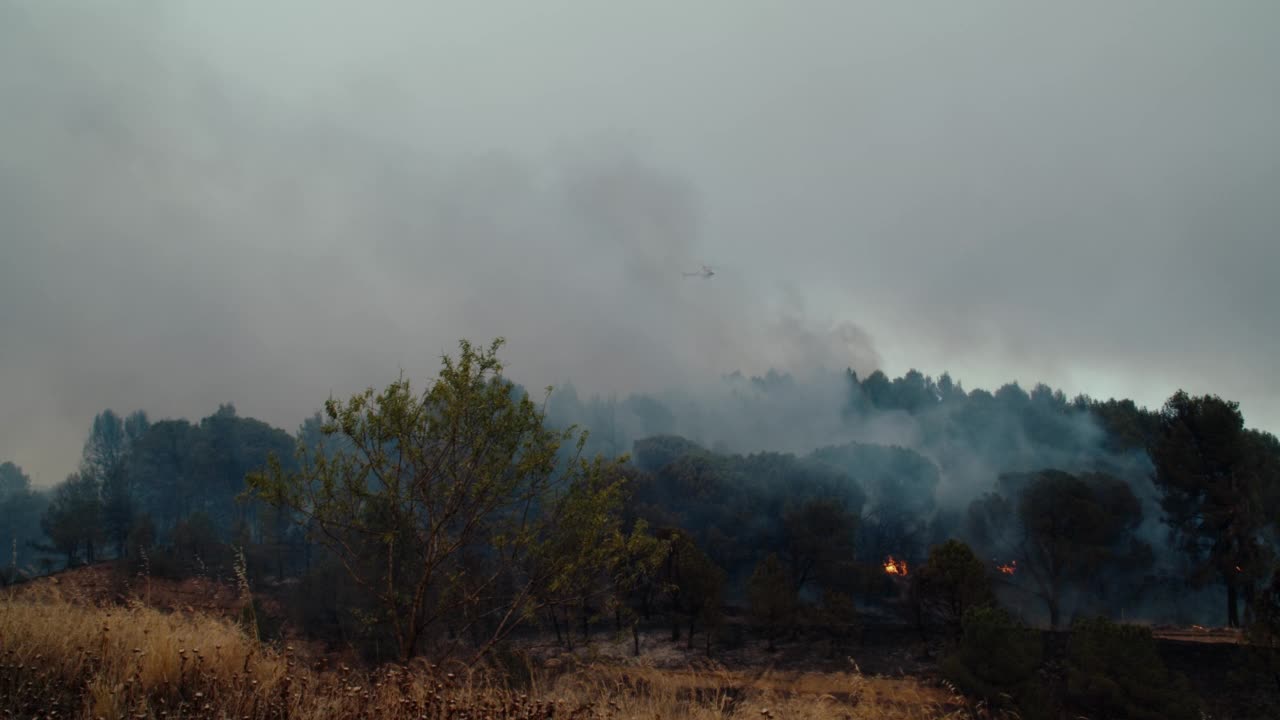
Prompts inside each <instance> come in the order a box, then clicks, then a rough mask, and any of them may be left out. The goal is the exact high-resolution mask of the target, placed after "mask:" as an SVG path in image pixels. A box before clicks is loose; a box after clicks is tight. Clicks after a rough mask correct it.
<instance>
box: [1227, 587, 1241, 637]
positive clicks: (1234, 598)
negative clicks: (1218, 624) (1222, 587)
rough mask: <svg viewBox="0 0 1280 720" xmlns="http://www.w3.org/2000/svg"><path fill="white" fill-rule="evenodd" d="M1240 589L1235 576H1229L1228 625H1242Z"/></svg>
mask: <svg viewBox="0 0 1280 720" xmlns="http://www.w3.org/2000/svg"><path fill="white" fill-rule="evenodd" d="M1239 605H1240V601H1239V589H1238V588H1237V587H1236V583H1235V578H1232V577H1227V627H1233V628H1234V627H1240V607H1239Z"/></svg>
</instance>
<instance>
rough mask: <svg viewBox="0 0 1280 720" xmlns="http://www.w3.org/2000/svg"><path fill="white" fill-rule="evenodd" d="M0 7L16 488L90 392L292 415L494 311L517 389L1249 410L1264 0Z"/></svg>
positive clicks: (1264, 366) (3, 422) (49, 456)
mask: <svg viewBox="0 0 1280 720" xmlns="http://www.w3.org/2000/svg"><path fill="white" fill-rule="evenodd" d="M0 7H2V9H0V105H2V106H3V108H4V111H3V112H0V249H2V250H3V262H2V263H0V328H2V329H3V333H4V337H3V342H0V459H11V460H13V461H15V462H17V463H18V464H20V465H22V466H24V467H25V468H27V469H28V470H29V471H31V472H33V474H35V475H36V476H37V478H38V481H39V483H40V484H42V485H48V484H51V483H53V482H55V481H57V480H60V479H61V478H62V477H63V476H64V475H65V474H66V473H67V472H69V471H70V470H72V469H73V468H74V466H75V462H76V458H77V456H78V454H79V450H80V444H81V443H82V442H83V438H84V435H85V432H86V431H87V429H88V426H89V422H90V420H91V419H92V417H93V415H94V413H95V412H98V411H100V410H101V409H103V408H106V407H113V408H115V409H117V410H120V411H128V410H132V409H134V408H144V409H146V410H148V411H149V412H150V413H151V414H152V415H153V416H155V417H161V416H186V417H199V416H201V415H205V414H208V413H209V412H212V411H213V409H214V408H216V407H217V404H218V403H219V402H227V401H230V402H234V403H235V404H236V405H237V407H238V408H239V409H240V411H241V413H242V414H246V415H253V416H256V417H260V418H263V419H265V420H268V421H270V422H272V423H274V424H277V425H280V426H283V427H285V428H293V427H295V426H296V425H297V423H298V422H299V420H300V419H301V418H302V417H303V416H305V415H306V414H308V413H309V412H310V411H311V410H313V409H314V408H315V407H317V406H318V405H319V404H320V402H321V401H323V399H324V398H325V397H327V396H328V395H329V394H330V393H331V392H333V393H336V394H343V393H347V392H352V391H354V390H356V389H359V388H361V387H364V386H366V385H380V384H383V383H385V382H386V381H387V380H389V379H391V378H393V377H394V376H395V374H396V373H397V372H398V371H399V370H400V369H404V370H405V371H406V372H407V373H408V374H409V375H410V376H411V377H414V378H421V379H425V378H426V377H428V376H429V375H430V374H431V373H433V372H434V371H435V369H436V367H437V361H438V357H439V355H440V354H441V353H444V352H451V351H452V350H453V349H454V347H455V343H456V341H457V339H458V338H461V337H468V338H472V339H475V340H478V341H484V340H487V339H488V338H491V337H493V336H496V335H503V336H506V337H507V338H508V340H509V344H508V347H507V350H506V352H505V357H506V358H507V360H508V365H509V372H510V374H511V375H512V376H513V377H514V378H515V379H517V380H519V381H521V382H522V383H524V384H526V385H530V386H540V385H544V384H561V383H564V382H565V381H570V380H571V381H572V382H573V383H574V384H575V386H577V387H578V388H579V390H580V391H583V392H618V393H627V392H631V391H637V390H661V389H664V388H669V387H676V386H686V387H688V386H695V385H697V384H699V383H704V382H707V383H711V382H717V381H718V378H719V377H720V376H721V374H722V373H726V372H730V371H733V370H741V371H743V372H744V373H761V372H764V371H765V370H766V369H768V368H771V367H774V368H779V369H782V370H785V371H789V372H793V373H797V374H798V375H800V376H810V375H811V376H814V377H822V376H823V371H824V370H840V369H843V368H845V367H853V368H854V369H856V370H857V371H858V372H859V373H860V374H863V375H865V374H866V373H867V372H868V371H870V370H871V369H874V368H876V367H881V366H883V367H884V368H885V369H886V371H888V372H890V373H899V372H901V371H903V370H905V369H907V368H908V367H913V366H914V367H919V368H921V369H922V370H924V371H926V372H930V373H933V374H937V373H940V372H942V371H943V370H950V371H951V372H952V374H953V375H955V376H957V377H959V378H960V379H962V380H963V381H964V382H965V385H966V387H974V386H987V387H992V388H994V387H995V386H997V385H999V384H1002V383H1004V382H1006V381H1009V380H1014V379H1017V380H1021V381H1022V382H1023V384H1024V386H1025V387H1030V385H1031V384H1032V383H1034V382H1035V381H1038V380H1043V381H1045V382H1049V383H1051V384H1053V385H1055V386H1060V387H1064V388H1065V389H1066V390H1067V391H1068V392H1089V393H1090V394H1093V395H1095V396H1108V395H1117V396H1129V397H1134V398H1136V399H1137V400H1138V401H1139V402H1142V403H1145V404H1158V403H1159V402H1161V400H1162V399H1163V398H1164V397H1167V395H1168V394H1169V393H1170V392H1172V391H1173V390H1174V389H1176V388H1177V387H1186V388H1187V389H1188V390H1190V391H1193V392H1216V393H1219V394H1222V395H1223V396H1226V397H1230V398H1232V399H1237V400H1240V401H1241V403H1242V408H1243V410H1244V412H1245V414H1246V418H1247V420H1248V421H1249V423H1250V424H1251V425H1254V426H1261V427H1266V428H1269V429H1273V430H1274V429H1276V428H1277V426H1280V391H1277V389H1276V386H1275V384H1274V383H1273V382H1270V378H1271V373H1270V372H1269V371H1270V370H1271V367H1270V366H1271V364H1272V361H1273V359H1274V358H1275V357H1277V355H1278V354H1280V332H1277V326H1276V323H1275V319H1274V312H1273V308H1274V307H1275V306H1276V305H1277V300H1280V298H1277V296H1276V295H1277V291H1276V290H1275V287H1274V283H1273V282H1272V278H1273V276H1274V271H1275V270H1274V269H1275V268H1276V267H1277V266H1280V243H1277V242H1276V239H1275V235H1276V228H1277V227H1278V226H1280V223H1278V222H1277V221H1280V207H1278V206H1277V203H1276V202H1275V198H1276V197H1278V196H1280V168H1278V163H1277V161H1278V160H1280V147H1278V146H1277V139H1276V132H1277V131H1276V130H1275V128H1277V127H1280V80H1277V76H1276V73H1275V72H1274V68H1275V67H1277V65H1278V64H1280V63H1278V61H1280V57H1277V55H1278V51H1277V50H1276V49H1275V44H1274V42H1272V40H1273V35H1274V28H1276V27H1278V26H1280V7H1278V6H1276V5H1274V4H1271V3H1243V2H1240V3H1216V4H1213V5H1212V6H1210V5H1208V4H1204V3H1190V2H1185V3H1184V2H1167V1H1166V2H1150V3H1139V2H1134V3H1126V4H1124V5H1123V6H1117V5H1115V4H1111V3H1074V4H1071V5H1070V6H1067V5H1062V6H1054V7H1049V6H1042V7H1036V8H1031V7H1029V6H1027V5H1026V4H1024V3H987V2H970V3H963V4H957V3H936V4H921V3H912V4H910V5H909V6H908V5H905V4H894V5H891V4H862V3H846V2H841V3H813V4H810V5H806V6H805V7H804V8H803V9H798V8H797V7H796V6H794V5H787V4H778V3H752V2H741V1H737V2H705V3H698V4H697V5H696V6H691V5H689V4H688V3H676V2H646V3H632V4H629V5H628V6H627V7H622V6H621V5H620V4H602V3H588V2H577V3H571V2H542V3H509V4H503V3H494V4H485V7H483V8H481V7H479V6H476V5H475V4H474V3H471V4H467V3H456V4H449V3H431V4H423V3H415V4H409V3H403V4H382V5H379V7H378V8H376V9H375V8H363V7H361V8H357V6H355V5H354V4H353V5H349V6H346V7H344V8H338V7H337V6H328V7H325V8H320V7H317V6H316V4H314V3H303V2H282V3H272V4H270V5H269V6H263V5H261V4H258V3H217V4H209V3H197V2H164V3H160V2H150V3H137V4H134V5H131V6H130V7H129V8H128V9H122V8H121V7H120V6H118V5H112V4H107V3H85V4H80V5H77V6H75V7H72V6H69V5H57V6H54V5H53V4H48V3H36V2H27V3H6V4H5V5H3V6H0ZM704 262H706V263H710V264H712V265H720V264H722V266H721V267H719V272H718V274H717V275H716V276H715V277H714V278H712V279H710V280H703V279H701V278H684V277H682V275H681V272H684V271H691V270H694V269H696V268H697V267H698V265H699V264H701V263H704ZM828 410H831V408H825V409H823V410H822V411H823V412H827V411H828ZM712 417H714V415H712ZM878 439H880V440H882V441H887V439H886V438H878ZM827 441H828V438H822V439H818V440H816V441H815V442H814V443H813V444H814V445H815V446H816V445H818V444H822V443H823V442H827ZM789 442H790V441H789Z"/></svg>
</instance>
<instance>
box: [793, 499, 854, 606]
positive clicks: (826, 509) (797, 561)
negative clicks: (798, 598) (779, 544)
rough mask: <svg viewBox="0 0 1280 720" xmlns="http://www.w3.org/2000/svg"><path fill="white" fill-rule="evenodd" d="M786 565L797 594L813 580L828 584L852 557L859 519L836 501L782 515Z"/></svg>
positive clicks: (810, 504)
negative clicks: (825, 581)
mask: <svg viewBox="0 0 1280 720" xmlns="http://www.w3.org/2000/svg"><path fill="white" fill-rule="evenodd" d="M782 523H783V533H784V538H785V543H786V544H785V549H786V553H787V560H788V565H789V566H790V567H791V572H792V575H793V578H792V582H793V583H794V584H795V587H796V591H797V592H800V591H803V590H804V588H805V586H806V585H808V584H809V583H810V582H812V581H814V580H818V581H819V583H821V582H822V581H823V580H824V579H826V580H830V579H831V578H832V576H833V575H834V574H835V573H836V569H837V568H838V567H840V565H841V563H842V562H843V561H845V560H847V559H849V558H852V557H853V550H854V533H855V532H857V527H858V518H857V516H856V515H854V514H853V513H850V512H849V511H847V510H846V509H845V507H844V504H843V503H841V502H840V501H838V500H835V499H828V498H822V499H815V500H810V501H808V502H805V503H804V504H803V505H801V506H800V507H798V508H795V509H793V510H790V511H788V512H786V513H785V514H784V515H783V519H782Z"/></svg>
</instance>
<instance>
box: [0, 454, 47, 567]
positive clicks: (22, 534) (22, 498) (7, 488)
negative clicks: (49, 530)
mask: <svg viewBox="0 0 1280 720" xmlns="http://www.w3.org/2000/svg"><path fill="white" fill-rule="evenodd" d="M46 504H47V498H46V497H45V495H44V493H39V492H35V491H34V490H32V489H31V478H29V477H27V474H26V473H25V472H23V471H22V468H20V467H18V466H17V465H15V464H13V463H11V462H5V463H0V543H2V544H3V552H4V554H5V559H4V561H3V563H2V564H3V565H4V566H5V568H6V574H7V576H8V577H11V578H16V577H18V576H19V575H20V574H29V572H28V571H26V570H24V568H26V567H27V565H28V563H29V562H30V561H31V560H32V559H33V556H32V551H33V547H32V546H33V545H38V544H39V541H40V540H41V539H42V537H43V535H44V532H43V530H41V528H40V516H41V514H42V513H43V512H44V509H45V505H46Z"/></svg>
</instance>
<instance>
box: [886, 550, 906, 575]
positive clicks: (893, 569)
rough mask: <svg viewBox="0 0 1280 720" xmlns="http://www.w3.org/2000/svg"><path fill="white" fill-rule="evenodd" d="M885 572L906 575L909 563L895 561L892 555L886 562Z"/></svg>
mask: <svg viewBox="0 0 1280 720" xmlns="http://www.w3.org/2000/svg"><path fill="white" fill-rule="evenodd" d="M884 571H885V572H886V573H888V574H890V575H906V574H907V561H906V560H895V559H894V558H893V556H892V555H890V556H889V559H888V560H885V561H884Z"/></svg>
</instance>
